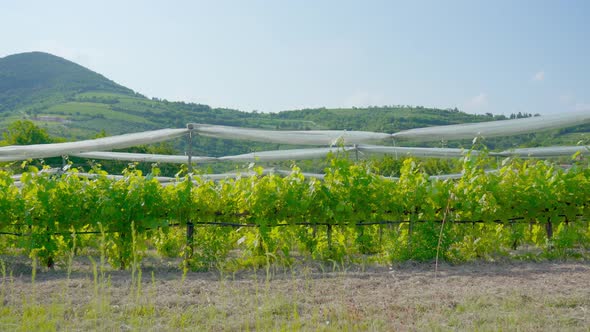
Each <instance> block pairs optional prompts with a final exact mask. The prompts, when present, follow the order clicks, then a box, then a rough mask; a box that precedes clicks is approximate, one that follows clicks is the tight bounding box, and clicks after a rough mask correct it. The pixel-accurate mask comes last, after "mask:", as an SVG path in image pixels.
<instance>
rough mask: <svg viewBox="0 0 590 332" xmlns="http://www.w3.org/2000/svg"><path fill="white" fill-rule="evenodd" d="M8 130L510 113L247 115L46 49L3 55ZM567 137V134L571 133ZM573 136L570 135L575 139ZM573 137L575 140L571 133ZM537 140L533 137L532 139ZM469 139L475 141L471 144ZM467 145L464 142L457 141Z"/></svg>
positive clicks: (2, 97)
mask: <svg viewBox="0 0 590 332" xmlns="http://www.w3.org/2000/svg"><path fill="white" fill-rule="evenodd" d="M0 114H2V117H1V118H0V131H2V129H3V128H6V127H7V125H8V124H9V123H11V122H13V121H15V120H18V119H28V120H32V121H34V122H35V123H36V124H37V125H39V126H41V127H43V128H45V129H46V130H47V131H48V132H49V133H50V134H52V135H54V136H61V137H64V138H65V139H66V140H73V139H81V138H88V137H93V136H95V135H96V134H98V133H100V132H101V131H103V130H104V131H106V133H107V134H109V135H114V134H121V133H129V132H137V131H142V130H150V129H158V128H165V127H176V128H179V127H184V126H185V124H186V123H188V122H200V123H210V124H221V125H232V126H248V127H256V128H272V129H347V130H369V131H383V132H395V131H399V130H403V129H410V128H415V127H425V126H433V125H445V124H455V123H464V122H476V121H488V120H490V121H491V120H497V119H503V118H505V117H504V116H501V115H500V116H494V115H492V114H488V115H473V114H467V113H464V112H460V111H459V110H457V109H454V110H442V109H433V108H424V107H409V106H384V107H370V108H352V109H324V108H320V109H305V110H295V111H284V112H279V113H271V114H265V113H247V112H241V111H237V110H231V109H221V108H211V107H209V106H207V105H202V104H194V103H184V102H169V101H167V100H161V99H158V98H152V99H148V98H146V97H145V96H143V95H141V94H139V93H135V92H134V91H133V90H131V89H129V88H126V87H124V86H121V85H119V84H117V83H115V82H113V81H111V80H109V79H107V78H106V77H104V76H102V75H100V74H98V73H95V72H93V71H91V70H89V69H87V68H84V67H82V66H80V65H78V64H76V63H73V62H71V61H68V60H66V59H63V58H60V57H57V56H54V55H51V54H47V53H41V52H32V53H22V54H15V55H10V56H7V57H4V58H0ZM572 131H574V132H575V131H582V132H585V131H588V130H587V127H581V128H573V129H568V130H566V131H559V132H558V131H555V132H552V133H549V134H543V135H541V136H536V135H527V136H524V137H520V138H511V139H510V140H509V141H508V140H506V141H503V140H502V139H497V140H494V141H492V142H491V144H492V147H494V146H495V145H498V147H505V146H513V145H514V144H515V142H517V143H518V145H520V144H521V143H522V142H525V141H526V142H528V145H540V144H546V143H547V142H548V141H562V142H567V144H575V142H577V140H579V138H580V135H579V134H576V133H574V134H571V133H569V132H572ZM564 134H567V135H564ZM568 135H569V136H568ZM570 136H571V137H570ZM531 139H532V140H531ZM465 143H466V144H468V142H465ZM453 144H454V145H460V144H461V142H459V143H453ZM196 145H197V147H198V148H197V152H198V153H206V154H210V155H223V154H230V153H232V154H233V153H243V152H249V151H252V150H259V149H269V148H276V147H277V146H276V145H268V144H267V145H263V144H252V143H249V142H230V141H222V140H216V139H208V138H200V139H199V140H198V142H197V143H196Z"/></svg>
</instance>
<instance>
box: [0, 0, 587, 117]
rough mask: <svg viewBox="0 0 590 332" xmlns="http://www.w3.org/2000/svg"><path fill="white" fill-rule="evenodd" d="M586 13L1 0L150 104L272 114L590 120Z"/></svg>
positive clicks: (10, 45) (22, 39) (529, 6)
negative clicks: (326, 110) (376, 109)
mask: <svg viewBox="0 0 590 332" xmlns="http://www.w3.org/2000/svg"><path fill="white" fill-rule="evenodd" d="M589 17H590V1H582V0H579V1H575V0H572V1H500V0H497V1H407V2H402V1H371V0H367V1H346V0H341V1H328V0H326V1H321V0H316V1H306V0H298V1H296V0H293V1H281V0H276V1H270V0H269V1H262V0H260V1H238V0H236V1H223V0H220V1H166V2H165V1H112V0H103V1H94V2H92V3H90V2H87V1H62V0H54V1H34V0H26V1H4V0H0V40H1V41H2V42H1V43H0V57H3V56H6V55H9V54H14V53H20V52H26V51H33V50H37V51H45V52H49V53H53V54H56V55H59V56H62V57H65V58H67V59H69V60H72V61H74V62H77V63H80V64H81V65H84V66H86V67H88V68H90V69H92V70H94V71H97V72H99V73H101V74H103V75H105V76H107V77H108V78H110V79H113V80H114V81H116V82H118V83H120V84H123V85H125V86H127V87H129V88H131V89H133V90H135V91H138V92H140V93H143V94H145V95H147V96H149V97H158V98H165V99H168V100H178V101H187V102H198V103H204V104H209V105H211V106H214V107H230V108H235V109H240V110H243V111H252V110H258V111H261V112H276V111H282V110H290V109H300V108H309V107H322V106H325V107H350V106H368V105H399V104H401V105H422V106H430V107H439V108H454V107H457V108H459V109H461V110H463V111H466V112H470V113H485V112H492V113H495V114H510V113H513V112H529V113H541V114H552V113H559V112H565V111H574V110H577V111H584V110H588V111H590V64H589V60H588V59H590V41H589V40H590V38H589V36H590V19H588V18H589Z"/></svg>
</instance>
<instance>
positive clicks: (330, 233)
mask: <svg viewBox="0 0 590 332" xmlns="http://www.w3.org/2000/svg"><path fill="white" fill-rule="evenodd" d="M326 233H327V234H326V235H327V237H328V249H332V225H331V224H328V228H327V230H326Z"/></svg>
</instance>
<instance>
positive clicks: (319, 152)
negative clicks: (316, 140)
mask: <svg viewBox="0 0 590 332" xmlns="http://www.w3.org/2000/svg"><path fill="white" fill-rule="evenodd" d="M353 150H354V147H346V148H311V149H291V150H274V151H260V152H252V153H246V154H240V155H236V156H225V157H220V158H218V160H220V161H234V162H265V161H280V160H305V159H320V158H325V157H326V156H327V155H328V154H330V153H338V152H341V151H353Z"/></svg>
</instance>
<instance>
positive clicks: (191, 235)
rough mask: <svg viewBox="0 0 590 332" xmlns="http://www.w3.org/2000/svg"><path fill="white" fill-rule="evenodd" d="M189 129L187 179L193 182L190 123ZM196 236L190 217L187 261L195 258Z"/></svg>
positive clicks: (191, 130) (188, 221)
mask: <svg viewBox="0 0 590 332" xmlns="http://www.w3.org/2000/svg"><path fill="white" fill-rule="evenodd" d="M187 128H188V130H189V132H188V147H187V155H188V165H187V171H188V175H187V178H188V181H192V180H193V128H194V126H193V124H192V123H189V124H188V125H187ZM189 197H190V195H189ZM194 234H195V225H194V224H193V221H192V219H191V218H190V216H189V217H188V220H187V221H186V245H187V251H186V255H185V259H189V258H191V257H192V256H193V240H194Z"/></svg>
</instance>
